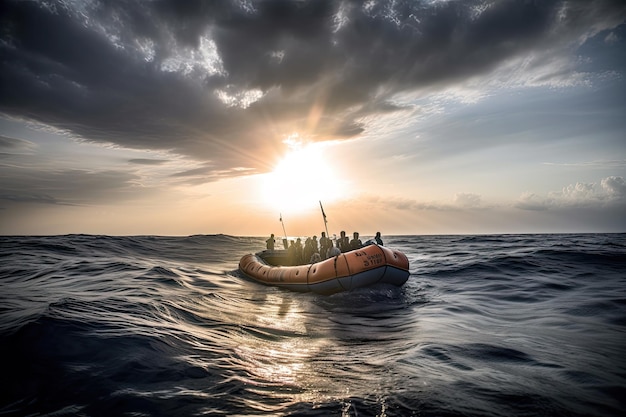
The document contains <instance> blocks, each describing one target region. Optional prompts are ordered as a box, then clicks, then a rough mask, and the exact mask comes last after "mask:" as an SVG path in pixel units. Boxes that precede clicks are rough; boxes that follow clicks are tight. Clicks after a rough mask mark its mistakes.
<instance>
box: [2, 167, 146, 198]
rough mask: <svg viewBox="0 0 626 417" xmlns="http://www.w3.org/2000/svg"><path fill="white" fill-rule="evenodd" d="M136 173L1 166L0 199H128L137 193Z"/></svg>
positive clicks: (142, 192) (142, 193) (143, 192)
mask: <svg viewBox="0 0 626 417" xmlns="http://www.w3.org/2000/svg"><path fill="white" fill-rule="evenodd" d="M139 180H140V178H139V177H138V176H137V175H134V174H129V173H126V172H121V171H113V170H108V171H88V170H78V169H66V170H51V171H42V170H39V169H32V168H22V169H19V170H15V169H10V168H6V167H3V166H0V190H1V191H0V200H4V201H9V202H19V203H42V204H61V205H84V204H93V203H103V202H104V203H107V202H111V201H120V200H131V199H133V198H136V197H137V196H138V194H139V195H145V194H146V193H148V192H149V191H150V190H146V189H141V193H138V190H137V189H138V187H137V182H138V181H139Z"/></svg>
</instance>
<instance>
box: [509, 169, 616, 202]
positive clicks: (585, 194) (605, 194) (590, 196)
mask: <svg viewBox="0 0 626 417" xmlns="http://www.w3.org/2000/svg"><path fill="white" fill-rule="evenodd" d="M624 203H626V183H625V182H624V178H622V177H615V176H612V177H607V178H604V179H602V180H601V181H600V184H597V183H582V182H578V183H576V184H570V185H568V186H566V187H563V189H562V190H561V191H553V192H550V193H548V194H547V195H544V196H542V195H538V194H535V193H531V192H527V193H524V194H522V195H521V196H520V198H519V199H518V200H517V202H516V203H515V207H517V208H519V209H522V210H552V209H562V208H593V207H604V206H610V205H618V204H624Z"/></svg>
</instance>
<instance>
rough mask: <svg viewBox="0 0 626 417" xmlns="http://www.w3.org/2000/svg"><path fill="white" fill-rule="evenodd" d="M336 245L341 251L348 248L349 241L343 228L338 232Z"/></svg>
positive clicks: (346, 250) (345, 250)
mask: <svg viewBox="0 0 626 417" xmlns="http://www.w3.org/2000/svg"><path fill="white" fill-rule="evenodd" d="M337 247H338V248H339V250H340V251H342V252H348V251H349V250H350V241H349V240H348V236H346V232H345V231H344V230H342V231H341V233H340V234H339V240H338V241H337Z"/></svg>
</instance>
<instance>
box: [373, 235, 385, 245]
mask: <svg viewBox="0 0 626 417" xmlns="http://www.w3.org/2000/svg"><path fill="white" fill-rule="evenodd" d="M374 240H376V244H377V245H380V246H383V239H382V238H381V237H380V232H376V236H375V237H374Z"/></svg>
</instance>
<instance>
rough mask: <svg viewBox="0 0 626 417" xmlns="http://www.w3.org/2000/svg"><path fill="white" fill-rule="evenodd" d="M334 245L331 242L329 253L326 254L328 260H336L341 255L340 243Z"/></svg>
mask: <svg viewBox="0 0 626 417" xmlns="http://www.w3.org/2000/svg"><path fill="white" fill-rule="evenodd" d="M335 244H336V245H337V246H335V245H333V241H332V240H331V241H330V247H329V248H328V252H327V253H326V258H334V257H335V256H337V255H341V249H339V247H338V246H339V241H337V242H335Z"/></svg>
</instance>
